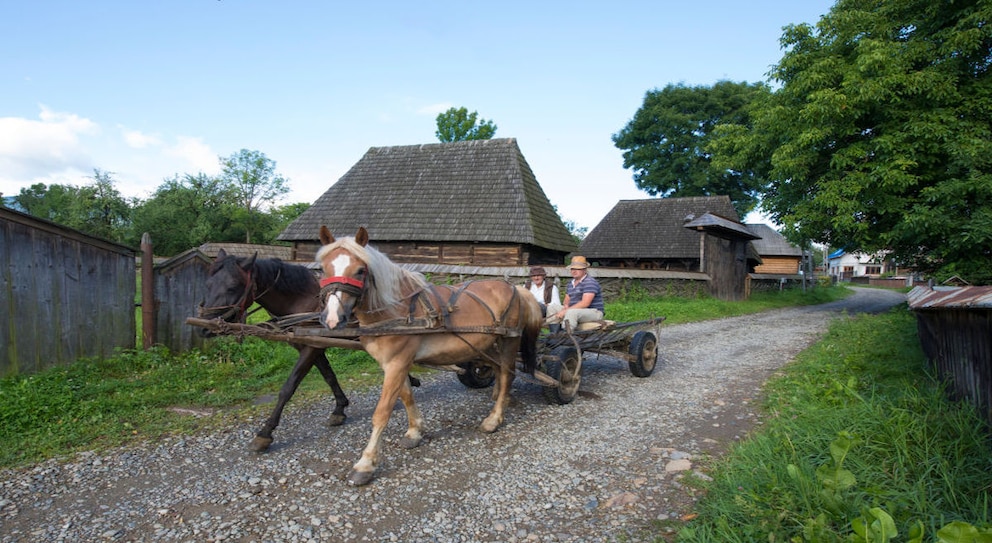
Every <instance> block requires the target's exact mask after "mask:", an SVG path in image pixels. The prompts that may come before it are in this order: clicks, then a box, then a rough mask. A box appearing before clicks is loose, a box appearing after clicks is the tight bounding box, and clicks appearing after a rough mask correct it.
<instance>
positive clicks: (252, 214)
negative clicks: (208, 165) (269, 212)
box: [220, 149, 289, 243]
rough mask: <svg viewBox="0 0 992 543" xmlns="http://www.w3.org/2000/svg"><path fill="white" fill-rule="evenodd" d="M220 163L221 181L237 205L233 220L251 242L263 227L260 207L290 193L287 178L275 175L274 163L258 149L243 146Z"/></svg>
mask: <svg viewBox="0 0 992 543" xmlns="http://www.w3.org/2000/svg"><path fill="white" fill-rule="evenodd" d="M220 163H221V166H222V168H223V171H222V173H221V180H222V181H223V182H224V183H225V184H226V185H227V187H228V188H229V189H230V191H231V194H232V195H233V196H234V200H235V202H236V203H237V205H238V211H237V212H236V213H235V219H236V220H237V221H238V222H239V223H240V224H241V225H242V226H243V227H244V230H245V243H251V236H252V233H253V232H258V231H261V230H263V229H264V228H265V227H266V224H265V223H266V222H267V221H268V219H267V217H266V216H265V214H264V213H261V211H262V208H263V207H265V206H271V205H272V204H274V203H275V201H276V200H277V199H278V198H280V197H282V196H283V195H285V194H286V193H287V192H289V187H288V186H287V184H286V183H287V181H286V180H285V179H284V178H283V177H282V176H281V175H276V173H275V171H276V163H275V162H274V161H272V160H269V158H268V157H266V156H265V154H264V153H261V152H259V151H249V150H248V149H242V150H240V151H238V152H237V153H234V154H233V155H231V156H229V157H227V158H222V159H221V161H220Z"/></svg>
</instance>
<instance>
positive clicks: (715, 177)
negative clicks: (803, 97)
mask: <svg viewBox="0 0 992 543" xmlns="http://www.w3.org/2000/svg"><path fill="white" fill-rule="evenodd" d="M768 93H769V89H768V87H767V86H766V85H764V84H763V83H753V84H749V83H746V82H743V83H734V82H731V81H720V82H718V83H716V84H715V85H713V86H712V87H707V86H696V87H687V86H685V85H668V86H666V87H665V88H664V89H661V90H652V91H649V92H648V93H647V94H646V95H645V97H644V103H643V105H642V106H641V108H640V109H638V110H637V112H636V113H635V114H634V118H633V119H631V121H630V122H629V123H627V125H626V126H625V127H624V128H623V129H622V130H620V132H618V133H616V134H614V135H613V143H614V144H615V145H616V147H617V148H618V149H621V150H623V151H624V152H623V166H624V168H630V169H632V170H633V172H634V182H635V183H636V184H637V187H638V188H639V189H642V190H644V191H646V192H647V193H648V194H650V195H652V196H672V197H684V196H714V195H727V196H729V197H730V200H731V202H733V204H734V208H735V209H736V210H737V213H738V214H740V216H741V217H743V216H744V215H746V214H747V213H748V212H750V211H751V210H753V209H754V208H755V206H756V204H757V202H758V195H759V194H760V191H761V189H762V186H763V183H764V179H763V177H762V176H761V175H760V173H758V171H756V170H755V169H751V168H742V169H731V168H720V167H717V166H716V165H715V164H714V163H713V160H712V159H713V156H712V152H711V149H710V146H711V144H712V140H713V138H714V129H715V128H716V127H717V126H719V125H721V124H731V125H737V126H743V127H749V126H750V114H749V108H750V105H751V104H752V103H755V102H757V101H758V100H759V98H760V97H762V96H764V95H767V94H768Z"/></svg>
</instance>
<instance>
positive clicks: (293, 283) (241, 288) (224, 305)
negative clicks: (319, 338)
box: [197, 249, 349, 452]
mask: <svg viewBox="0 0 992 543" xmlns="http://www.w3.org/2000/svg"><path fill="white" fill-rule="evenodd" d="M257 256H258V254H257V253H256V254H255V255H253V256H250V257H241V258H238V257H236V256H234V255H228V254H227V253H226V252H225V251H224V250H223V249H221V250H220V251H219V252H218V253H217V259H216V260H214V262H213V264H212V265H211V266H210V271H209V272H208V277H207V295H206V300H204V303H203V304H202V305H201V306H200V307H199V309H198V311H197V313H198V314H199V316H200V317H202V318H206V319H212V318H217V317H219V318H222V319H224V320H225V321H229V322H242V323H243V322H244V321H245V318H246V316H247V313H248V308H249V307H251V305H252V303H254V302H258V305H260V306H262V307H263V308H264V309H265V310H266V311H268V312H269V314H270V315H272V316H273V317H283V316H286V315H292V314H296V313H307V312H309V313H315V312H317V311H319V310H320V307H321V302H320V285H319V284H318V283H317V278H316V277H315V276H314V274H313V272H311V271H310V270H309V269H307V268H306V267H304V266H298V265H293V264H287V263H285V262H283V261H282V260H279V259H265V258H262V259H257V258H256V257H257ZM199 333H200V334H201V335H203V336H204V337H209V336H210V335H212V334H211V332H210V331H209V330H207V329H206V328H200V329H199ZM293 347H295V348H296V350H297V351H299V353H300V356H299V358H298V359H297V360H296V365H294V366H293V371H292V372H290V374H289V378H288V379H286V382H285V383H284V384H283V385H282V388H281V389H280V390H279V401H278V402H276V407H275V409H273V410H272V414H271V415H269V418H268V419H267V420H266V421H265V425H264V426H262V429H261V430H259V431H258V433H256V434H255V437H254V439H252V441H251V443H250V444H249V448H250V449H251V450H253V451H255V452H262V451H265V450H266V449H268V448H269V445H271V444H272V431H273V430H275V428H276V426H278V425H279V419H280V418H281V417H282V410H283V408H284V407H286V403H287V402H288V401H289V399H290V398H292V397H293V393H295V392H296V389H297V387H299V386H300V382H301V381H303V378H304V377H306V375H307V374H308V373H310V368H312V367H314V366H317V370H319V371H320V374H321V375H322V376H323V377H324V381H326V382H327V384H328V385H329V386H330V387H331V390H332V391H333V392H334V403H335V405H334V412H333V413H331V416H330V418H329V421H328V423H329V424H330V425H331V426H338V425H340V424H343V423H344V420H345V418H346V416H345V414H344V408H345V407H347V406H348V403H349V402H348V398H347V397H346V396H345V395H344V391H343V390H341V385H339V384H338V378H337V376H336V375H334V370H333V369H331V365H330V364H329V363H328V362H327V357H326V356H324V349H320V348H317V347H308V346H305V345H295V344H294V345H293Z"/></svg>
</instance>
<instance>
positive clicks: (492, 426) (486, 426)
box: [479, 419, 500, 434]
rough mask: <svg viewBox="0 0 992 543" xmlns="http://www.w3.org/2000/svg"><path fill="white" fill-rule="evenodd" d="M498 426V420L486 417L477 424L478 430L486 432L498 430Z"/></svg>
mask: <svg viewBox="0 0 992 543" xmlns="http://www.w3.org/2000/svg"><path fill="white" fill-rule="evenodd" d="M499 426H500V423H499V422H493V421H490V420H489V419H486V420H484V421H482V424H480V425H479V430H480V431H482V432H485V433H487V434H491V433H493V432H495V431H496V430H499Z"/></svg>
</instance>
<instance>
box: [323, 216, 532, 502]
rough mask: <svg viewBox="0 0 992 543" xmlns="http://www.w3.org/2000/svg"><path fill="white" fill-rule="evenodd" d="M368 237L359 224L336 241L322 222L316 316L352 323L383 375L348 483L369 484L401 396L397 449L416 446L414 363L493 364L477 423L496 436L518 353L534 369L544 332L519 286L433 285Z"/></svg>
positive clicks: (419, 422) (333, 324)
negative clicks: (402, 426) (487, 402)
mask: <svg viewBox="0 0 992 543" xmlns="http://www.w3.org/2000/svg"><path fill="white" fill-rule="evenodd" d="M368 241H369V234H368V232H367V231H366V230H365V228H364V227H363V228H359V229H358V233H357V234H356V235H355V237H353V238H351V237H346V238H342V239H339V240H335V239H334V236H333V235H331V232H330V231H329V230H328V229H327V227H326V226H322V227H321V228H320V242H321V243H322V244H323V247H321V248H320V250H319V251H317V262H319V263H320V266H321V268H322V269H323V271H324V276H325V277H324V279H321V281H320V283H321V285H322V286H323V287H324V289H325V291H326V294H322V295H323V296H326V298H325V300H326V303H325V308H324V312H323V313H322V314H321V320H322V321H323V322H324V323H325V324H326V325H327V327H328V328H331V329H339V328H344V327H347V326H353V325H354V324H355V322H353V321H357V325H358V326H359V334H358V335H359V339H360V340H361V342H362V345H363V346H364V347H365V350H366V351H367V352H368V353H369V354H370V355H372V357H373V358H375V359H376V361H377V362H378V363H379V366H380V367H381V368H382V371H383V372H384V373H385V378H384V380H383V384H382V393H381V394H380V396H379V403H378V404H377V405H376V408H375V412H374V413H373V415H372V435H371V437H370V438H369V442H368V445H367V446H366V447H365V450H364V451H363V452H362V457H361V459H360V460H359V461H358V462H357V463H356V464H355V465H354V467H353V468H352V471H351V474H350V475H349V477H348V482H349V483H351V484H353V485H364V484H367V483H369V482H370V481H371V480H372V478H373V476H374V473H375V469H376V466H377V465H378V462H379V453H380V448H381V445H382V432H383V430H385V428H386V423H388V422H389V416H390V414H391V413H392V411H393V406H395V405H396V399H397V397H398V398H399V399H400V400H402V401H403V405H404V407H406V414H407V420H408V422H409V428H408V429H407V431H406V434H404V437H403V439H402V440H400V446H402V447H404V448H413V447H416V446H417V445H419V444H420V441H421V439H422V438H423V424H424V419H423V417H422V416H421V414H420V410H419V409H418V408H417V405H416V403H414V401H413V390H412V389H411V388H410V386H409V384H408V383H407V376H408V375H409V371H410V367H411V366H412V365H413V364H414V363H416V364H422V365H427V366H442V367H453V366H454V365H455V364H458V363H461V362H467V361H469V360H473V359H481V360H482V361H483V362H485V363H486V364H488V365H490V366H492V367H494V368H495V369H496V370H497V372H498V376H497V379H496V386H495V388H494V390H493V399H494V405H493V409H492V411H491V412H490V413H489V416H487V417H486V418H485V420H483V421H482V424H481V426H480V429H481V430H482V431H483V432H487V433H488V432H494V431H496V429H497V428H499V426H500V425H501V424H502V423H503V411H504V410H505V409H506V406H507V404H508V403H509V400H510V395H509V394H510V385H511V384H512V383H513V378H514V376H515V371H516V366H517V352H518V351H520V355H521V357H522V360H523V362H524V366H525V367H526V368H527V369H528V370H530V371H533V368H534V367H535V365H536V364H537V338H538V334H539V333H540V331H541V308H540V306H539V305H538V304H537V301H536V300H535V299H534V297H533V296H531V295H530V293H529V292H527V290H525V289H524V288H523V287H515V286H513V285H511V284H510V283H507V282H506V281H502V280H487V281H470V282H468V283H462V284H461V285H453V286H441V285H431V284H430V283H428V282H427V280H426V279H424V276H423V275H421V274H419V273H414V272H411V271H409V270H405V269H403V268H402V267H400V266H398V265H396V264H395V263H393V262H392V261H390V260H389V259H388V258H387V257H386V256H385V255H384V254H382V253H381V252H379V251H377V250H376V249H374V248H372V247H369V246H367V244H368Z"/></svg>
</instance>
